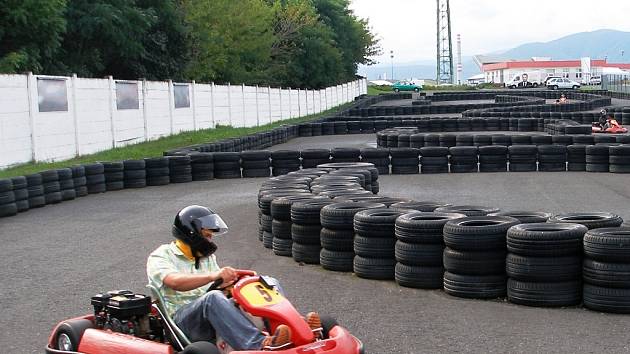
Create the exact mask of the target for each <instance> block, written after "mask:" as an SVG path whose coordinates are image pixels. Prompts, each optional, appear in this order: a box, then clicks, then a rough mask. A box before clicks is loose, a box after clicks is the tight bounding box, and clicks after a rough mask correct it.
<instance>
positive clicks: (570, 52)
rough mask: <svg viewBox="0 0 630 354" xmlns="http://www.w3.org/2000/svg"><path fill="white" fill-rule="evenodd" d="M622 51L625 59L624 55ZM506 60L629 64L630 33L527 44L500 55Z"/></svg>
mask: <svg viewBox="0 0 630 354" xmlns="http://www.w3.org/2000/svg"><path fill="white" fill-rule="evenodd" d="M622 51H623V55H622ZM498 54H499V55H500V56H501V57H503V58H509V59H530V58H531V57H551V58H553V59H554V60H556V59H557V60H562V59H579V58H582V57H591V58H593V59H603V58H605V57H607V58H608V62H611V63H622V62H628V61H630V32H621V31H615V30H607V29H604V30H598V31H593V32H581V33H575V34H571V35H568V36H565V37H562V38H558V39H556V40H553V41H550V42H544V43H542V42H537V43H527V44H523V45H520V46H518V47H516V48H513V49H509V50H506V51H504V52H499V53H498Z"/></svg>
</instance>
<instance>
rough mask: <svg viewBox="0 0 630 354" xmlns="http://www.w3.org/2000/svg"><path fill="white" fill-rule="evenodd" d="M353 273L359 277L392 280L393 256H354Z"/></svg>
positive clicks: (394, 261) (393, 269)
mask: <svg viewBox="0 0 630 354" xmlns="http://www.w3.org/2000/svg"><path fill="white" fill-rule="evenodd" d="M353 264H354V267H353V268H354V274H356V275H357V276H358V277H359V278H365V279H376V280H392V279H394V273H395V268H396V260H395V259H393V258H391V259H390V258H365V257H361V256H355V257H354V261H353Z"/></svg>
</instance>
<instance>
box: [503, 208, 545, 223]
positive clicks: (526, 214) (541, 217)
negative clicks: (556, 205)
mask: <svg viewBox="0 0 630 354" xmlns="http://www.w3.org/2000/svg"><path fill="white" fill-rule="evenodd" d="M491 216H509V217H511V218H514V219H516V220H518V221H519V222H520V223H521V224H533V223H541V222H547V220H549V218H550V217H551V214H550V213H546V212H543V211H520V210H519V211H502V212H500V213H494V214H492V215H491Z"/></svg>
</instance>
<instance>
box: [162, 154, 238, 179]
mask: <svg viewBox="0 0 630 354" xmlns="http://www.w3.org/2000/svg"><path fill="white" fill-rule="evenodd" d="M213 159H214V178H218V179H226V178H241V154H240V153H238V152H215V153H214V155H213ZM171 182H172V181H171Z"/></svg>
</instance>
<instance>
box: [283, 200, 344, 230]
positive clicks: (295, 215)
mask: <svg viewBox="0 0 630 354" xmlns="http://www.w3.org/2000/svg"><path fill="white" fill-rule="evenodd" d="M330 204H334V202H333V201H332V200H329V199H326V200H323V199H322V200H319V199H317V200H311V201H303V202H297V203H293V204H291V221H292V222H294V223H296V224H301V225H320V212H321V210H322V208H323V207H325V206H326V205H330Z"/></svg>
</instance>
